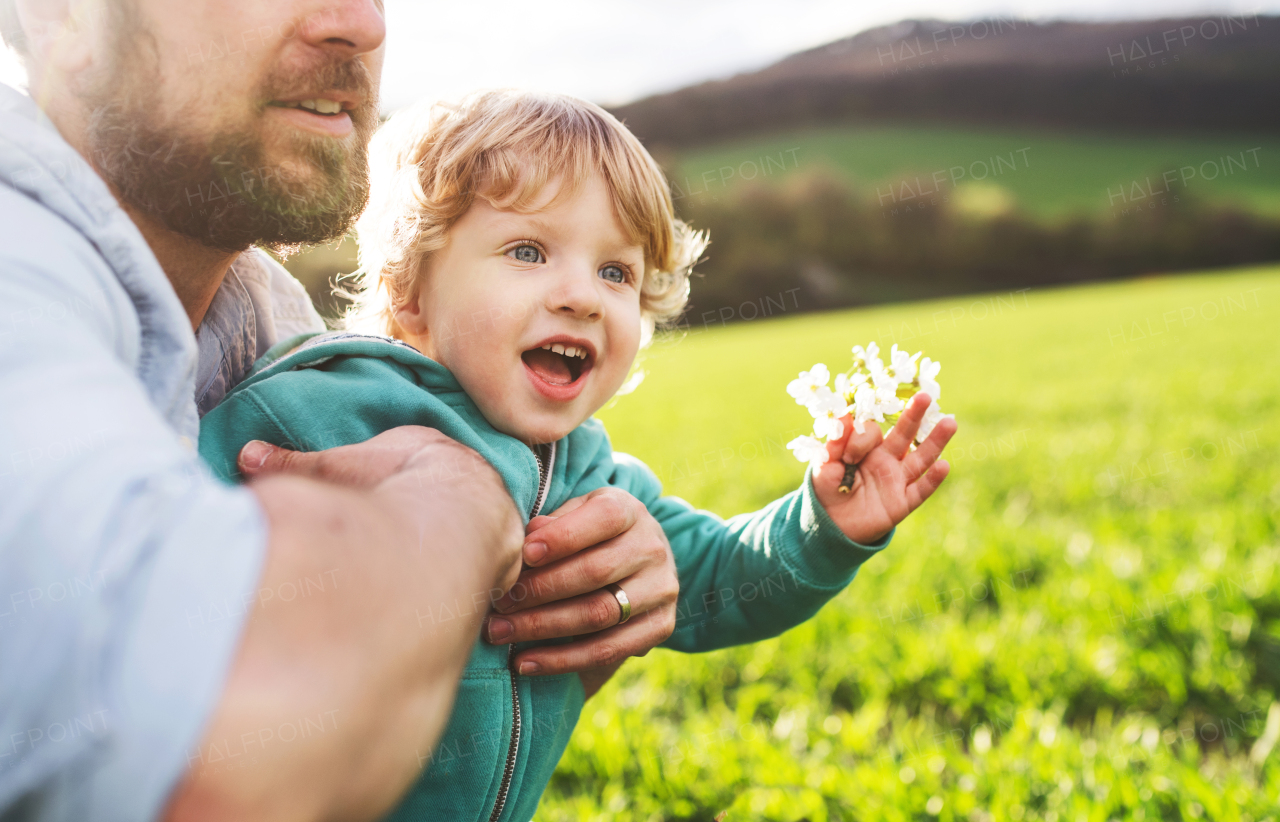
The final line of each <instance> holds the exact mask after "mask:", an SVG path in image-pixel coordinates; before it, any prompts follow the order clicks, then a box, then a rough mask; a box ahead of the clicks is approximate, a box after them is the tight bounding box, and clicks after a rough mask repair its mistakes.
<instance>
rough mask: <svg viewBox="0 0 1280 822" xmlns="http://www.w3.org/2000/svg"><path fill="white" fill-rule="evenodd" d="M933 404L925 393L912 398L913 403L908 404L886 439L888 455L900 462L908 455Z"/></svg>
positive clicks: (885, 446)
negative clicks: (925, 415) (925, 414)
mask: <svg viewBox="0 0 1280 822" xmlns="http://www.w3.org/2000/svg"><path fill="white" fill-rule="evenodd" d="M932 402H933V400H932V399H930V398H929V395H928V394H926V393H924V392H923V391H922V392H920V393H919V394H916V395H915V396H914V397H912V398H911V402H909V403H907V407H906V410H904V411H903V412H902V416H901V417H898V422H897V424H896V425H894V426H893V430H892V431H890V432H889V436H887V437H885V438H884V448H885V452H886V453H888V454H889V455H890V456H892V457H893V458H894V459H899V460H900V459H902V458H903V457H904V456H905V455H906V453H907V450H908V449H910V448H911V442H912V441H913V440H914V439H915V438H916V432H917V431H919V430H920V422H921V420H923V419H924V413H925V412H926V411H928V410H929V405H930V403H932Z"/></svg>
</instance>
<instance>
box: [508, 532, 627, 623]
mask: <svg viewBox="0 0 1280 822" xmlns="http://www.w3.org/2000/svg"><path fill="white" fill-rule="evenodd" d="M526 539H527V538H526ZM528 545H529V543H528V542H527V541H526V542H525V548H526V556H527V555H528V551H527V549H528ZM648 562H649V558H648V557H646V556H645V555H644V553H643V552H640V551H629V550H622V546H620V545H619V544H618V541H617V540H606V541H605V542H604V543H603V544H601V545H597V546H595V547H593V548H590V549H587V550H586V551H582V552H581V553H578V554H573V555H571V556H569V557H567V558H565V559H563V560H561V561H560V562H556V563H552V564H551V565H545V566H541V567H538V568H526V569H525V570H524V572H523V573H521V574H520V579H519V580H518V581H517V582H516V584H515V585H513V586H511V590H510V591H508V592H507V593H505V594H504V595H503V596H502V597H501V598H499V599H498V600H497V601H496V602H494V603H493V609H494V610H495V611H497V612H498V613H500V614H506V613H511V612H513V611H527V610H529V609H530V608H536V607H538V606H540V605H545V604H546V603H548V602H555V601H557V600H561V599H568V598H569V597H575V596H578V595H579V594H585V593H589V592H591V591H596V590H599V589H601V588H603V587H604V586H606V585H608V584H609V583H611V582H621V581H622V580H624V579H626V578H627V577H629V576H631V575H632V574H634V573H636V572H637V571H639V570H640V569H641V568H644V567H645V566H646V565H647V564H648Z"/></svg>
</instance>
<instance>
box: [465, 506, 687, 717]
mask: <svg viewBox="0 0 1280 822" xmlns="http://www.w3.org/2000/svg"><path fill="white" fill-rule="evenodd" d="M524 559H525V564H526V566H527V567H526V568H525V569H524V571H523V572H521V574H520V578H519V580H518V581H517V582H516V584H515V585H514V586H512V588H511V591H510V592H509V593H508V594H507V595H506V596H504V597H502V598H501V599H499V600H498V601H497V602H495V603H494V610H496V611H497V613H496V614H494V615H492V616H491V617H490V618H489V620H488V622H487V623H486V625H485V637H486V638H487V639H488V640H489V642H492V643H494V644H498V643H502V644H506V643H512V642H528V641H532V640H544V639H553V638H556V637H567V636H574V637H578V639H577V640H576V641H574V642H570V643H568V644H565V645H549V646H545V647H541V648H531V649H528V650H525V651H521V652H520V654H519V655H518V656H517V657H516V660H515V662H516V666H517V670H518V671H520V673H522V674H536V675H547V674H561V673H568V672H571V671H576V672H578V675H579V676H580V677H581V678H582V684H583V688H584V689H585V690H586V692H587V695H588V696H590V695H591V694H593V693H595V691H596V690H598V689H599V687H600V686H601V685H603V684H604V682H605V681H606V680H608V678H609V677H610V676H612V675H613V672H614V671H616V670H617V669H618V667H619V666H621V664H622V662H623V661H624V660H626V659H627V657H632V656H644V655H645V654H647V653H648V652H649V650H650V649H651V648H653V647H654V646H656V645H658V644H659V643H661V642H662V641H664V640H665V639H667V638H668V637H669V636H671V633H672V631H674V630H675V621H676V597H677V595H678V594H679V593H680V583H679V580H678V578H677V577H676V566H675V558H674V557H673V556H672V554H671V545H670V544H669V543H668V542H667V537H666V534H664V533H663V532H662V527H661V526H659V525H658V523H657V521H656V520H654V518H653V517H652V516H651V515H650V514H649V512H648V510H647V509H646V508H645V507H644V505H643V504H641V503H640V501H639V500H637V499H636V498H635V497H633V496H631V495H630V494H628V493H626V492H625V491H622V490H620V489H617V488H601V489H599V490H597V491H592V492H591V493H590V494H587V495H586V496H584V497H579V498H577V499H574V500H570V501H569V502H567V503H565V504H564V505H563V506H561V507H560V508H559V509H558V510H556V511H555V512H554V513H552V514H551V515H550V516H545V517H536V518H534V519H533V520H532V521H531V522H530V523H529V527H528V529H527V533H526V535H525V541H524ZM610 583H616V584H618V585H619V586H620V587H621V588H622V590H623V592H624V593H625V594H626V596H627V599H628V600H629V601H630V603H631V618H630V620H628V621H627V623H626V624H625V625H619V624H618V620H619V619H620V618H621V615H622V608H621V605H620V604H619V602H618V600H617V599H616V598H615V597H614V595H613V594H612V593H611V592H609V591H608V590H605V589H604V586H606V585H608V584H610Z"/></svg>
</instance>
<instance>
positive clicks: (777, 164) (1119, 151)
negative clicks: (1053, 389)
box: [664, 125, 1280, 219]
mask: <svg viewBox="0 0 1280 822" xmlns="http://www.w3.org/2000/svg"><path fill="white" fill-rule="evenodd" d="M1254 149H1257V150H1256V151H1253V150H1254ZM997 156H998V157H999V158H1000V159H999V161H997V160H996V159H995V158H996V157H997ZM1228 156H1230V157H1231V162H1228V161H1227V160H1226V158H1227V157H1228ZM664 163H665V165H666V166H667V168H668V173H669V175H670V177H671V180H672V183H673V184H674V186H675V192H676V194H677V202H679V201H680V200H686V201H688V200H693V199H698V198H716V197H719V196H721V195H722V194H724V193H726V192H727V191H729V190H732V189H736V188H738V187H739V186H742V185H744V184H746V183H754V184H770V185H772V184H783V183H785V182H786V181H787V180H789V179H793V178H794V177H795V176H796V175H804V174H814V173H824V172H832V173H834V174H835V175H837V176H839V177H842V178H844V179H846V180H848V181H849V182H851V183H853V184H856V185H857V186H859V187H860V188H862V189H864V190H865V191H866V192H867V193H868V194H870V195H871V196H872V197H876V196H877V195H879V199H880V201H881V202H882V203H884V204H885V205H886V207H892V206H893V205H895V204H901V203H906V202H908V200H907V199H906V198H908V197H910V196H911V195H912V194H915V195H917V196H921V195H922V192H925V191H927V192H933V191H940V192H941V193H942V194H944V195H947V194H950V193H951V192H952V189H953V188H954V186H953V184H952V182H951V180H952V178H953V177H954V178H956V180H957V183H958V185H959V186H960V187H961V189H962V190H968V191H969V192H970V193H979V192H981V193H982V194H983V195H984V196H987V197H988V198H990V197H991V196H993V194H994V193H999V195H1000V197H1001V199H1000V201H999V202H1000V204H1001V205H1002V206H1003V207H1008V208H1022V209H1025V210H1026V211H1027V212H1029V213H1030V214H1033V215H1035V216H1037V217H1041V218H1047V219H1052V218H1057V217H1064V216H1068V215H1076V214H1089V215H1103V216H1107V215H1110V214H1112V213H1113V212H1114V211H1116V210H1117V209H1120V208H1123V207H1124V206H1125V205H1126V204H1128V201H1129V200H1130V198H1131V197H1133V198H1134V199H1135V200H1139V199H1141V198H1139V197H1137V195H1135V194H1134V190H1133V186H1134V184H1135V183H1136V184H1137V185H1138V186H1140V187H1141V188H1142V189H1143V191H1144V192H1145V190H1146V188H1147V186H1148V183H1147V178H1148V177H1150V179H1151V183H1152V186H1151V187H1152V188H1153V189H1154V190H1156V191H1161V190H1164V189H1165V188H1166V187H1167V189H1168V191H1169V192H1170V193H1172V194H1175V195H1179V194H1180V195H1185V194H1188V193H1190V194H1191V195H1193V196H1197V197H1199V198H1200V199H1202V200H1204V201H1207V202H1208V203H1210V204H1231V205H1235V206H1236V207H1239V208H1243V209H1245V210H1248V211H1252V212H1254V213H1260V214H1267V215H1272V216H1280V136H1271V135H1258V134H1240V135H1199V136H1197V135H1192V134H1148V135H1134V134H1117V133H1104V132H1062V131H1045V130H1037V129H1030V128H1010V127H1005V128H987V129H978V128H966V127H959V126H917V127H907V126H890V125H867V126H861V127H858V126H823V127H816V128H810V129H799V130H793V131H787V132H781V133H777V134H772V135H760V136H752V137H743V138H740V139H737V140H732V141H726V142H722V143H717V144H715V145H710V146H703V147H698V148H690V149H685V150H682V151H679V152H668V154H667V155H666V156H665V157H664ZM1242 166H1243V168H1242ZM1187 167H1190V168H1191V169H1192V170H1191V171H1186V172H1183V171H1182V169H1185V168H1187ZM957 168H958V169H959V171H955V170H954V169H957ZM1169 170H1176V171H1177V173H1176V175H1174V176H1173V177H1172V180H1173V182H1172V183H1170V184H1168V185H1167V186H1166V184H1165V182H1164V180H1163V179H1162V176H1161V175H1162V173H1163V172H1165V171H1169ZM1201 171H1203V174H1202V173H1201ZM935 173H939V180H940V181H941V182H940V183H939V182H938V181H937V180H934V179H933V175H934V174H935ZM1184 176H1185V177H1186V182H1185V184H1184V183H1183V182H1182V178H1183V177H1184ZM975 177H982V178H984V179H979V180H975V179H974V178H975ZM904 185H905V186H906V189H904V188H903V186H904Z"/></svg>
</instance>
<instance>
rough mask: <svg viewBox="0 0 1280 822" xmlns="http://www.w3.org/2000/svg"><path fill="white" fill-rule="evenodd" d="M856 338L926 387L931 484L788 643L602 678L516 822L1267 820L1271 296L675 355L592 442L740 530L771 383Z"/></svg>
mask: <svg viewBox="0 0 1280 822" xmlns="http://www.w3.org/2000/svg"><path fill="white" fill-rule="evenodd" d="M873 338H874V339H876V340H877V341H878V342H879V343H880V344H881V345H882V346H883V347H884V348H886V349H887V348H888V347H889V345H890V344H892V343H893V342H895V341H896V342H898V343H900V344H901V345H903V346H905V347H908V348H910V349H911V350H913V351H914V350H917V349H921V348H922V349H923V350H924V351H925V353H926V354H928V355H930V356H932V357H934V358H937V359H940V360H941V361H942V362H943V364H944V365H943V370H942V374H941V381H942V385H943V388H944V392H943V401H944V402H943V404H944V408H945V409H946V410H948V411H951V412H954V413H956V414H957V415H958V417H959V421H960V425H961V427H960V433H959V435H958V436H957V439H956V441H955V442H954V443H953V446H952V448H951V449H950V455H951V460H952V463H953V471H952V475H951V477H950V478H949V480H948V481H947V483H946V484H945V485H944V486H943V488H942V489H941V490H940V491H939V493H938V495H937V496H936V497H935V498H934V499H933V500H931V501H930V502H929V503H928V504H927V505H926V506H925V507H924V508H922V509H921V510H920V511H919V512H918V513H917V514H915V515H914V516H913V517H912V518H910V519H909V520H908V521H907V522H906V523H905V524H904V525H903V526H902V527H901V528H900V529H899V531H898V534H897V536H896V538H895V540H894V542H893V544H892V545H891V546H890V548H889V549H888V550H886V551H885V552H884V553H883V554H881V555H879V556H878V557H876V558H875V559H874V560H872V561H871V562H870V563H868V564H867V565H866V566H864V568H863V570H862V572H861V573H860V574H859V576H858V578H857V579H856V580H855V581H854V583H853V584H852V585H851V586H850V587H849V588H848V589H847V590H846V591H845V592H844V593H842V594H841V595H840V596H838V597H837V598H836V599H835V600H834V601H833V602H832V603H830V604H829V605H828V606H827V607H826V608H825V609H824V610H823V611H822V612H821V613H820V614H819V615H818V616H817V617H816V618H815V619H814V620H812V621H811V622H809V623H807V624H805V625H802V626H800V627H798V628H796V629H794V630H792V631H790V632H788V633H787V634H785V635H784V636H782V637H780V638H778V639H775V640H771V641H768V642H763V643H760V644H757V645H754V646H747V647H741V648H734V649H728V650H725V651H720V652H717V653H713V654H707V655H701V656H684V655H680V654H676V653H673V652H667V651H655V652H654V653H652V654H650V655H649V656H648V657H646V658H644V659H639V660H632V661H631V662H629V663H628V664H627V666H626V667H625V668H624V669H623V671H622V672H621V673H620V674H619V675H618V676H617V677H616V678H615V679H614V680H613V681H612V682H611V683H610V684H609V685H608V686H606V688H605V689H604V690H603V691H602V692H601V693H600V694H599V695H597V696H596V697H594V698H593V699H592V700H591V701H590V702H588V704H587V706H586V709H585V710H584V712H583V715H582V719H581V722H580V723H579V725H578V728H577V730H576V732H575V735H574V737H573V742H572V744H571V746H570V749H569V751H568V753H567V754H566V756H565V758H564V760H563V761H562V762H561V764H560V767H559V770H558V771H557V773H556V776H555V779H554V781H553V783H552V786H551V788H550V789H549V790H548V793H547V795H546V797H545V798H544V800H543V802H542V806H541V808H540V810H539V813H538V816H537V819H538V820H540V822H552V821H556V822H558V821H559V820H654V821H655V822H656V820H711V819H713V818H717V819H718V818H720V817H719V816H717V815H718V814H720V813H722V812H727V814H726V815H725V816H724V818H725V819H727V820H747V819H752V820H755V819H767V820H788V821H791V820H801V819H807V820H813V821H814V822H817V820H836V819H850V820H852V819H858V820H891V821H892V820H906V819H918V820H934V819H938V820H954V819H967V820H1005V819H1009V820H1015V821H1016V820H1022V819H1028V820H1030V819H1036V820H1046V822H1077V820H1088V821H1089V822H1105V821H1106V820H1144V819H1145V820H1157V819H1158V820H1170V819H1188V820H1191V819H1213V820H1232V821H1234V820H1263V819H1274V818H1275V808H1276V807H1277V805H1278V804H1280V761H1277V756H1280V754H1276V753H1271V752H1270V751H1271V746H1273V745H1274V744H1275V743H1276V741H1277V738H1278V737H1280V703H1273V701H1272V700H1273V698H1275V697H1276V695H1277V685H1280V595H1278V594H1277V583H1278V582H1280V575H1278V574H1277V570H1276V568H1277V564H1278V563H1280V541H1278V540H1277V524H1278V522H1280V518H1278V517H1277V514H1276V511H1277V507H1278V506H1280V453H1277V451H1278V446H1280V436H1278V435H1277V432H1276V429H1275V427H1274V423H1275V422H1276V420H1277V416H1278V411H1280V367H1278V366H1277V362H1276V351H1277V348H1278V347H1280V268H1263V269H1251V270H1245V271H1232V272H1221V273H1212V274H1205V275H1202V276H1194V277H1178V278H1160V279H1148V280H1140V281H1135V282H1128V283H1124V284H1119V285H1105V286H1090V287H1081V288H1072V289H1063V290H1044V291H1040V290H1032V291H1028V292H1024V293H1021V294H1014V295H1008V294H1006V295H998V294H993V295H985V296H974V297H966V298H963V299H957V300H952V301H944V302H937V303H919V304H910V305H898V306H891V307H884V308H877V309H873V310H859V311H849V312H840V313H832V314H821V315H806V316H795V317H783V318H775V319H772V320H767V321H757V322H745V323H740V324H738V325H735V326H731V327H727V328H721V329H713V330H705V331H696V332H692V333H686V334H684V335H681V336H680V337H679V338H678V339H667V340H663V341H661V342H660V343H658V344H657V345H655V347H654V348H653V349H652V350H651V351H650V352H649V354H648V355H647V358H646V361H645V367H646V369H647V371H648V372H649V376H648V379H647V381H646V382H645V383H644V384H643V385H642V386H641V387H640V388H639V389H638V391H637V392H636V393H635V394H633V395H631V396H628V397H624V398H622V399H620V400H619V401H617V403H616V404H615V405H614V406H613V407H611V408H609V409H607V410H606V411H605V412H603V414H602V417H603V418H604V420H605V421H606V423H607V424H608V425H609V428H610V431H611V435H612V437H613V441H614V444H615V447H616V448H617V449H619V450H623V451H629V452H631V453H633V454H635V455H637V456H639V457H641V458H643V459H645V460H646V461H648V462H649V464H650V465H651V466H652V467H653V468H654V469H655V470H656V471H658V473H659V474H660V475H661V476H662V477H663V479H664V481H665V482H666V487H667V490H668V492H669V493H672V494H676V495H680V496H683V497H685V498H687V499H689V500H690V501H692V502H694V503H695V504H697V505H699V506H702V507H706V508H709V509H711V510H714V511H716V512H718V513H720V514H724V515H731V514H735V513H739V512H742V511H747V510H753V509H755V508H756V507H758V506H760V505H762V504H764V503H766V502H768V501H769V500H771V499H774V498H775V497H777V496H779V495H781V494H783V493H785V492H787V491H788V490H790V489H792V488H794V487H795V486H796V485H797V484H798V483H799V481H800V479H801V476H802V473H803V472H802V466H801V465H800V464H799V463H797V462H796V461H795V460H794V459H793V458H792V457H791V455H790V454H789V453H787V452H786V451H785V450H784V449H783V448H782V444H783V443H785V442H786V441H787V440H789V439H790V438H791V437H793V436H795V435H796V434H797V433H800V432H802V431H803V430H804V429H806V428H807V426H808V416H807V414H806V413H805V411H804V409H802V408H799V407H798V406H796V405H795V404H794V403H793V402H792V400H791V399H790V398H789V397H788V396H787V395H786V393H785V390H784V387H785V385H786V383H787V381H788V380H789V379H791V378H793V377H794V375H795V373H796V372H797V371H799V370H800V369H802V368H807V367H808V366H809V365H811V364H812V363H814V362H816V361H822V362H826V363H827V364H828V365H830V366H832V367H833V368H841V369H842V368H843V367H845V364H846V363H847V359H848V357H849V353H848V352H849V347H850V346H851V345H852V344H853V343H855V342H861V343H864V344H865V343H866V342H867V341H868V340H870V339H873ZM1269 718H1270V719H1269ZM1251 752H1252V754H1253V758H1251ZM1268 754H1270V755H1269V756H1268Z"/></svg>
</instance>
